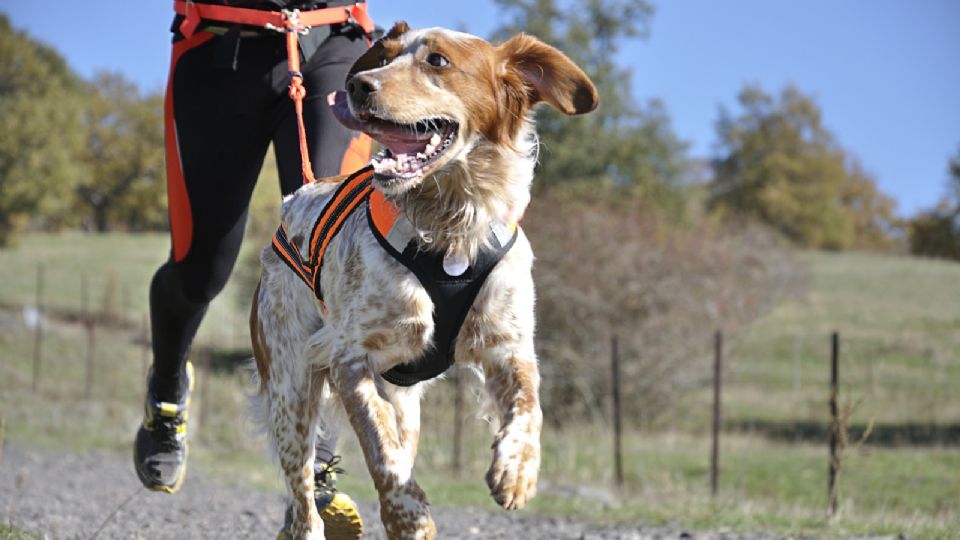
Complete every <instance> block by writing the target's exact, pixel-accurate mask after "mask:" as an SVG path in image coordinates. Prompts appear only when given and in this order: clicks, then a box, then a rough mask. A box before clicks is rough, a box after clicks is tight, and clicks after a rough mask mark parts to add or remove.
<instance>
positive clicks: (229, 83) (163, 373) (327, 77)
mask: <svg viewBox="0 0 960 540" xmlns="http://www.w3.org/2000/svg"><path fill="white" fill-rule="evenodd" d="M226 39H227V38H226V37H220V36H216V35H213V34H210V33H208V32H198V33H196V34H194V35H193V36H192V37H191V38H189V39H183V38H182V37H181V36H177V38H176V39H175V41H174V47H173V59H172V61H171V68H170V76H169V80H168V85H167V101H166V111H165V112H166V115H167V118H166V128H167V129H166V138H167V146H166V148H167V189H168V203H169V206H170V217H171V219H170V221H171V223H170V228H171V236H172V241H173V242H172V243H173V246H172V249H171V255H170V259H169V260H168V261H167V262H166V263H165V264H164V265H163V266H161V267H160V269H159V270H157V273H156V274H155V275H154V277H153V281H152V283H151V286H150V318H151V321H152V329H153V367H154V373H155V377H154V380H153V389H152V390H153V393H154V396H155V397H156V398H157V399H159V400H161V401H174V400H175V399H176V398H177V395H178V386H180V385H181V384H184V383H185V381H184V379H185V377H184V366H185V364H186V359H187V355H188V352H189V349H190V344H191V342H192V341H193V338H194V336H195V335H196V333H197V329H198V328H199V326H200V321H201V320H202V319H203V316H204V313H205V312H206V310H207V306H208V305H209V303H210V301H211V300H212V299H213V298H214V297H215V296H216V295H217V294H218V293H219V292H220V291H221V290H222V289H223V287H224V285H225V284H226V282H227V278H228V277H229V276H230V272H231V270H232V269H233V265H234V263H235V262H236V259H237V255H238V253H239V250H240V243H241V241H242V240H243V232H244V225H245V224H246V219H247V207H248V205H249V202H250V197H251V194H252V193H253V188H254V184H255V183H256V180H257V176H258V175H259V172H260V168H261V166H262V165H263V159H264V157H265V155H266V151H267V148H268V147H269V144H270V142H271V141H272V142H273V145H274V150H275V153H276V160H277V168H278V171H279V175H280V187H281V190H282V192H283V193H284V194H285V195H286V194H288V193H291V192H293V191H295V190H296V189H297V188H298V187H300V186H301V185H302V184H303V179H302V175H301V166H300V150H299V145H298V144H299V143H298V137H297V128H296V116H295V114H294V110H293V103H292V101H291V100H290V98H289V97H288V96H287V84H288V83H289V74H288V72H287V57H286V54H287V53H286V48H285V45H284V38H283V36H282V35H281V34H276V35H263V36H251V37H243V38H241V39H240V40H239V42H237V41H236V40H234V41H233V42H232V44H231V45H230V49H229V50H228V53H230V55H231V56H232V58H231V59H235V60H236V63H235V66H233V67H235V69H232V67H231V66H230V65H229V62H228V63H227V65H226V66H223V64H224V62H223V55H224V48H225V47H224V43H225V42H226ZM237 44H238V47H239V48H236V47H235V45H237ZM366 48H367V41H366V39H365V37H364V36H363V35H362V34H361V33H360V32H359V31H358V30H356V29H355V28H353V27H352V26H344V27H342V28H339V27H338V28H335V29H334V30H333V32H332V33H331V35H330V37H328V38H327V39H326V40H325V41H324V42H323V43H322V44H321V45H320V46H319V48H318V49H317V50H316V52H315V53H314V54H313V55H312V56H311V57H310V58H309V59H308V60H306V61H305V63H304V64H303V67H302V71H303V75H304V86H305V87H306V89H307V98H306V100H305V102H304V122H305V126H306V130H307V137H308V140H309V145H310V159H311V161H312V162H313V167H314V174H315V175H316V176H317V177H318V178H319V177H324V176H334V175H337V174H340V172H341V165H342V164H343V163H344V162H345V160H344V156H345V154H346V153H348V148H350V151H351V152H355V151H356V148H354V147H352V145H351V142H355V141H356V139H354V137H355V136H356V133H354V132H351V131H348V130H347V129H345V128H343V127H342V126H341V125H340V124H339V123H338V122H337V121H336V120H335V119H334V117H333V115H332V114H331V113H330V111H329V107H328V106H327V104H326V95H327V94H328V93H329V92H331V91H334V90H338V89H342V88H343V86H344V78H345V77H346V74H347V70H348V69H349V68H350V66H351V65H352V64H353V61H354V60H355V59H356V58H357V57H358V56H360V55H361V54H362V53H363V52H364V51H365V50H366ZM361 146H362V145H361ZM361 153H362V150H361Z"/></svg>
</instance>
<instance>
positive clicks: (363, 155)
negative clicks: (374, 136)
mask: <svg viewBox="0 0 960 540" xmlns="http://www.w3.org/2000/svg"><path fill="white" fill-rule="evenodd" d="M372 146H373V143H372V141H371V140H370V137H369V136H367V134H366V133H361V134H359V135H357V136H356V137H354V138H352V139H350V146H348V147H347V151H346V152H344V153H343V161H341V162H340V174H353V173H354V172H355V171H359V170H360V169H362V168H364V167H366V166H367V163H370V153H371V147H372Z"/></svg>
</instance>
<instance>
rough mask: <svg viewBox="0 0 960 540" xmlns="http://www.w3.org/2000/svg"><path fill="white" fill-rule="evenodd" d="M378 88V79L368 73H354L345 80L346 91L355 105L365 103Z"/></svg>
mask: <svg viewBox="0 0 960 540" xmlns="http://www.w3.org/2000/svg"><path fill="white" fill-rule="evenodd" d="M378 90H380V80H379V79H377V78H375V77H371V76H369V75H363V74H358V75H354V76H353V77H351V78H350V80H349V81H347V93H348V94H350V99H352V100H353V103H354V104H355V105H366V104H367V101H369V100H370V97H371V96H372V95H373V94H374V93H376V92H377V91H378Z"/></svg>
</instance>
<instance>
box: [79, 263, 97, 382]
mask: <svg viewBox="0 0 960 540" xmlns="http://www.w3.org/2000/svg"><path fill="white" fill-rule="evenodd" d="M88 296H89V291H88V290H87V274H81V275H80V318H81V320H82V322H83V326H84V328H85V329H86V331H87V376H86V384H85V386H84V392H83V395H84V397H85V398H87V399H89V398H90V396H91V395H92V393H93V371H94V369H93V368H94V366H93V364H94V356H95V351H96V348H97V337H96V329H95V324H94V317H93V316H92V315H91V314H90V313H89V304H88V300H89V298H88Z"/></svg>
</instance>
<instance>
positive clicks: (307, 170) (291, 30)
mask: <svg viewBox="0 0 960 540" xmlns="http://www.w3.org/2000/svg"><path fill="white" fill-rule="evenodd" d="M173 10H174V11H175V12H176V13H178V14H180V15H183V17H184V18H183V22H182V23H180V33H181V34H183V35H184V37H187V38H189V37H190V36H192V35H193V33H194V32H195V31H196V29H197V26H199V25H200V21H202V20H203V19H207V20H213V21H220V22H228V23H233V24H245V25H249V26H260V27H263V28H267V29H269V30H276V31H278V32H284V33H286V35H287V69H288V70H289V71H290V86H289V88H288V95H289V96H290V99H292V100H293V108H294V110H295V111H296V114H297V135H298V137H299V139H300V164H301V165H300V167H301V170H302V172H303V183H304V184H309V183H311V182H316V181H317V179H316V178H315V177H314V175H313V164H312V163H310V150H309V148H308V147H307V130H306V128H304V125H303V98H305V97H306V95H307V89H306V88H304V86H303V73H301V72H300V45H299V40H298V38H297V36H298V35H300V34H301V33H306V32H307V31H308V30H309V29H310V28H311V27H314V26H324V25H328V24H342V23H355V24H357V25H359V26H360V27H361V28H363V31H364V32H365V33H366V34H367V35H368V36H369V35H370V34H372V33H373V31H374V28H375V27H374V24H373V19H371V18H370V15H369V14H368V13H367V4H366V3H365V2H361V3H357V4H353V5H351V6H343V7H329V8H323V9H314V10H310V11H303V12H301V11H300V10H298V9H295V10H292V11H291V10H283V11H263V10H259V9H249V8H240V7H234V6H219V5H214V4H197V3H194V2H191V1H189V0H174V2H173Z"/></svg>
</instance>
